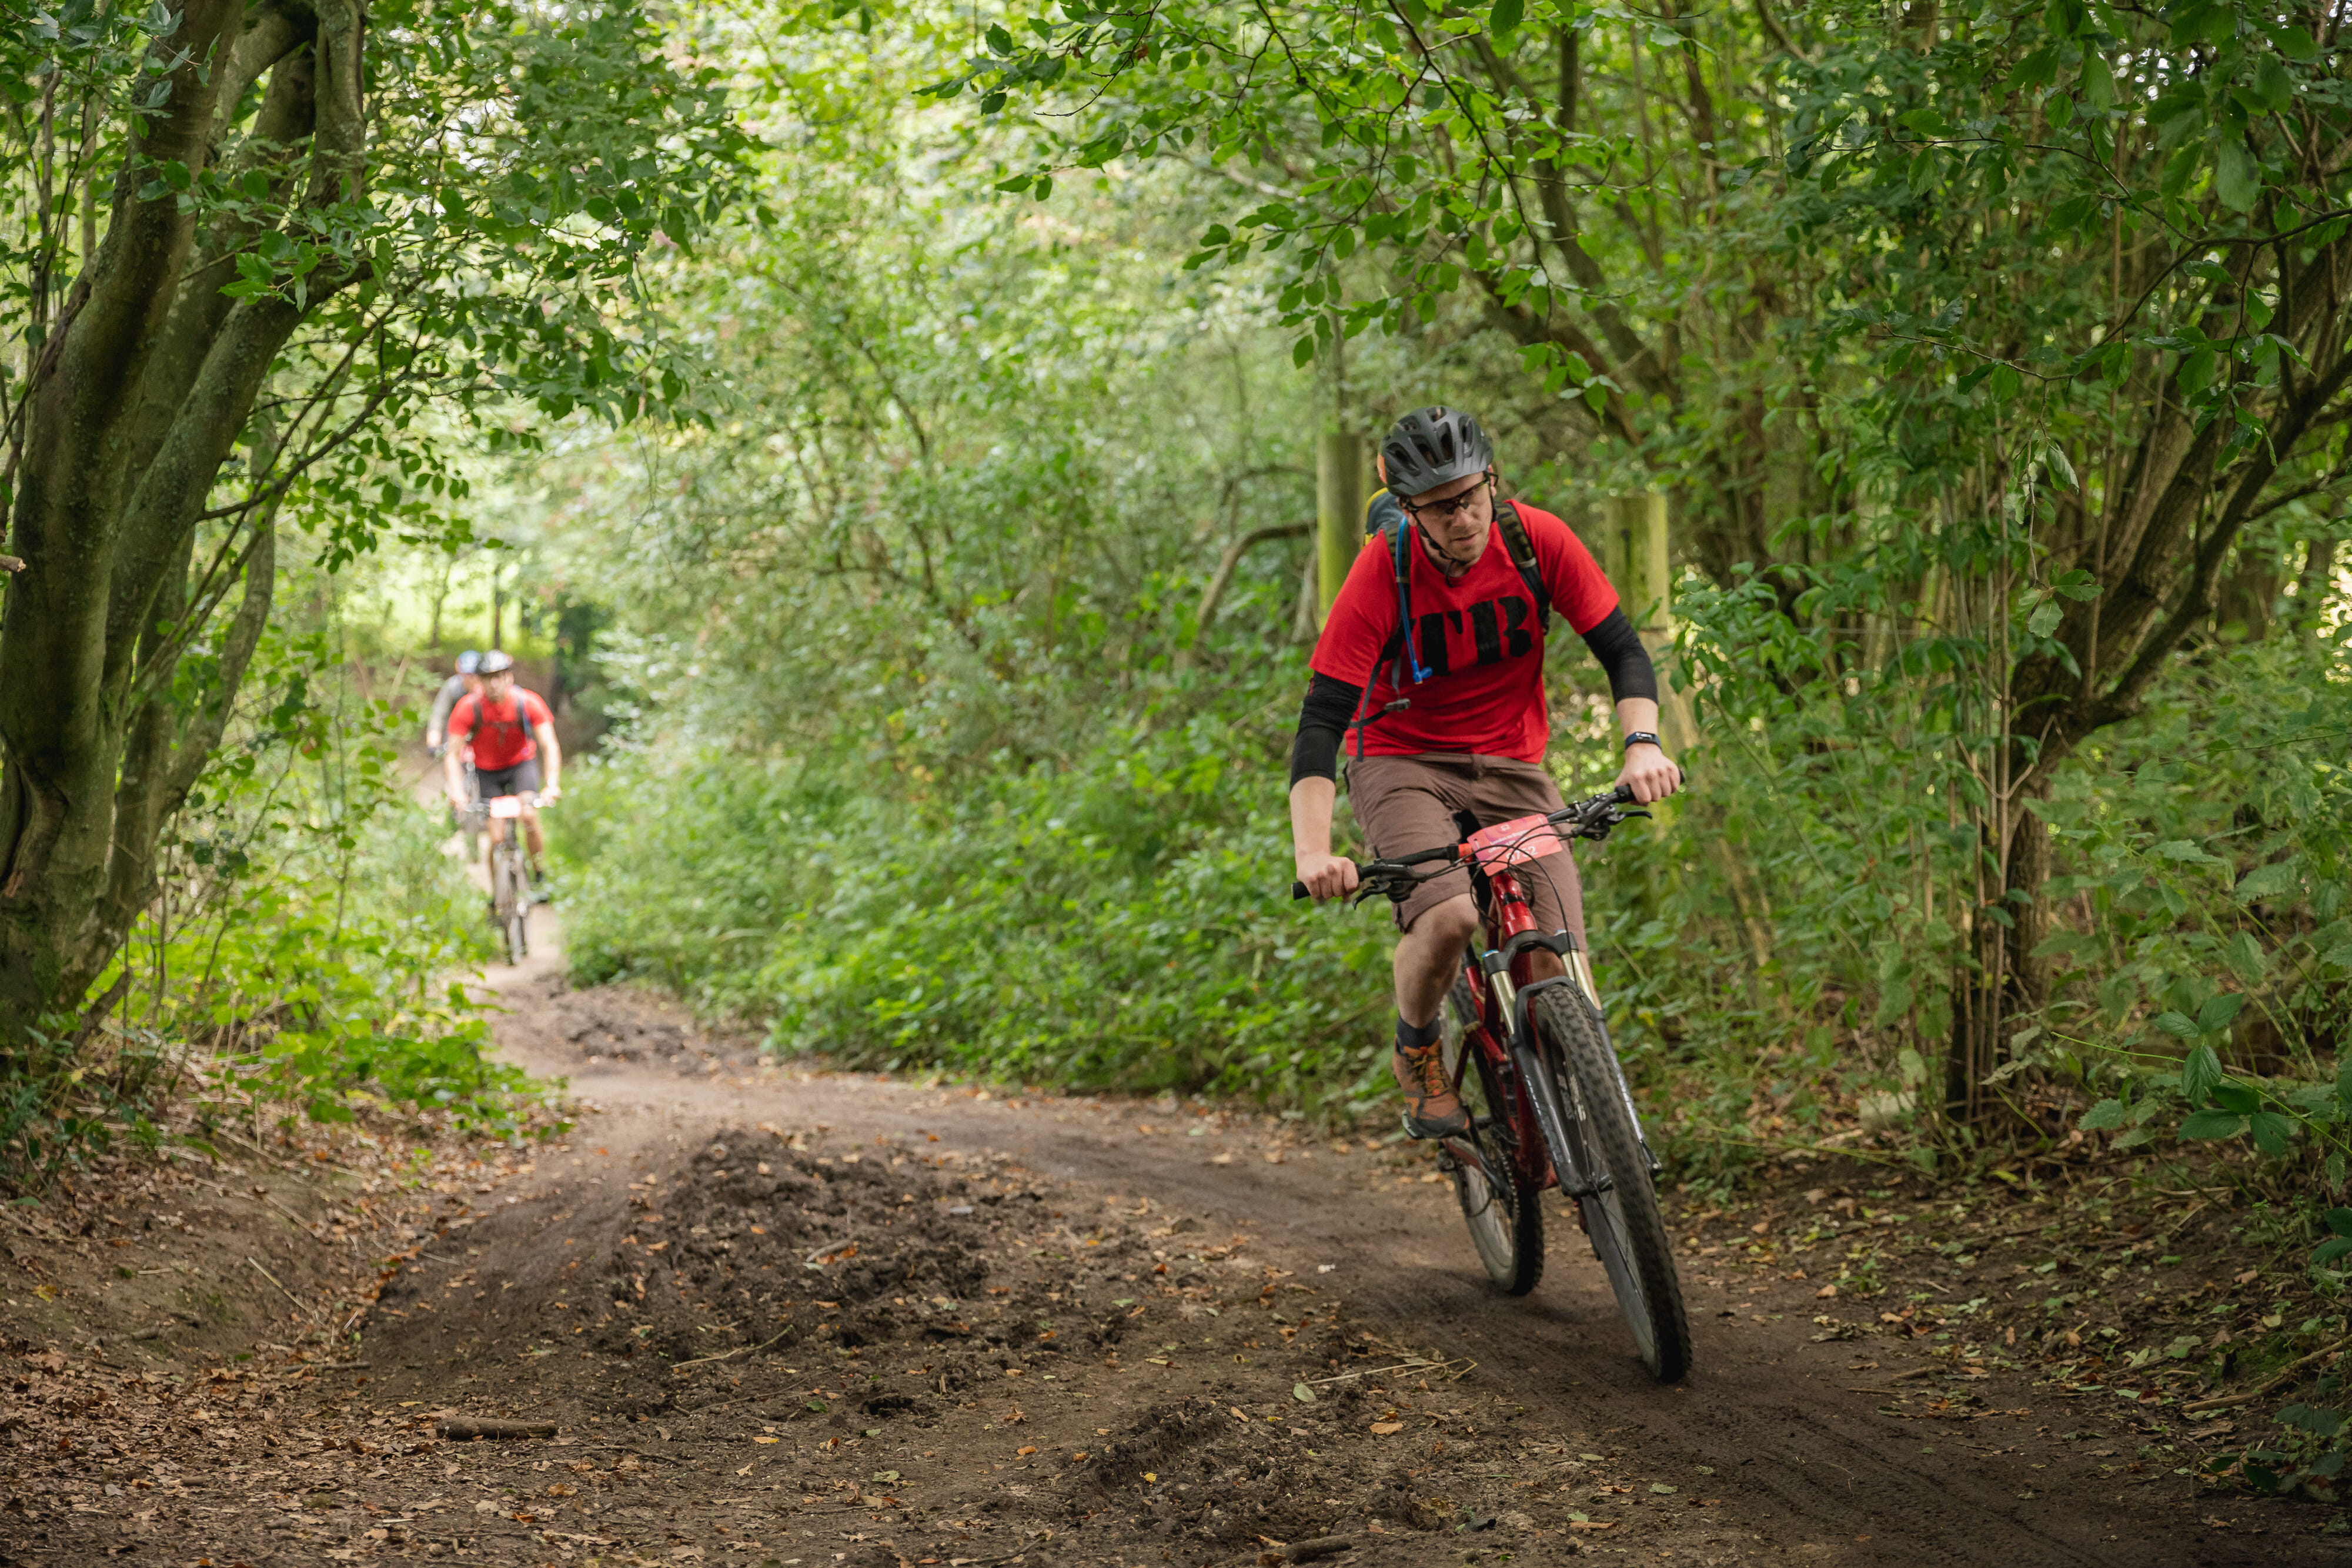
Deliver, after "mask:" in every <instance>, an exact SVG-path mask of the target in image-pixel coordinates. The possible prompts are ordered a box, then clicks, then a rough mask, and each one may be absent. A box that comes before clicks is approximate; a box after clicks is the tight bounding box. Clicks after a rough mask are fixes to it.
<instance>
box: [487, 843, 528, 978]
mask: <svg viewBox="0 0 2352 1568" xmlns="http://www.w3.org/2000/svg"><path fill="white" fill-rule="evenodd" d="M521 860H522V857H521V855H520V853H519V852H516V851H515V850H513V849H512V848H510V847H509V844H508V843H507V842H505V841H500V842H499V843H498V844H496V845H494V846H492V848H491V851H490V918H491V919H492V921H493V922H495V923H496V924H497V925H498V927H499V936H500V937H501V938H502V939H503V940H504V942H505V943H506V949H507V964H508V966H509V967H513V966H514V965H517V964H520V963H521V962H522V961H523V958H524V956H525V955H527V954H528V953H529V952H530V943H529V941H528V939H527V935H526V933H525V931H524V929H523V923H524V922H525V921H526V920H528V919H529V918H530V899H529V894H527V892H526V891H525V887H524V883H523V878H522V866H521Z"/></svg>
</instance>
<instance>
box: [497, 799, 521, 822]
mask: <svg viewBox="0 0 2352 1568" xmlns="http://www.w3.org/2000/svg"><path fill="white" fill-rule="evenodd" d="M490 815H491V816H493V817H499V818H506V817H520V816H521V815H522V797H521V796H520V795H499V796H495V797H493V798H492V799H491V800H490Z"/></svg>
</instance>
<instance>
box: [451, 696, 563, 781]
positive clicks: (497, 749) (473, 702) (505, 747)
mask: <svg viewBox="0 0 2352 1568" xmlns="http://www.w3.org/2000/svg"><path fill="white" fill-rule="evenodd" d="M554 722H555V716H554V715H553V714H551V713H550V712H548V711H547V705H546V704H545V703H543V702H541V700H540V698H539V694H538V693H537V692H527V691H524V690H523V689H522V688H521V687H520V686H517V687H516V688H515V689H514V690H512V691H510V692H509V693H508V694H507V700H506V701H505V702H503V703H493V702H491V701H490V700H489V699H488V697H485V696H483V695H481V694H480V693H478V692H477V693H474V694H473V695H469V696H467V697H465V698H463V699H462V700H460V701H459V702H458V704H457V706H456V707H454V708H452V709H450V710H449V738H450V739H451V740H462V739H464V738H466V737H468V736H472V737H473V741H474V768H475V770H476V771H477V772H481V773H497V772H499V771H501V770H502V769H505V768H512V767H513V766H514V765H515V764H516V763H518V762H520V761H523V760H524V759H526V758H532V757H536V756H538V755H539V743H538V742H537V741H535V740H533V739H531V737H530V732H531V730H532V728H533V727H536V726H539V725H542V724H553V723H554ZM477 726H479V727H480V731H481V733H480V734H478V735H477V734H475V729H476V727H477Z"/></svg>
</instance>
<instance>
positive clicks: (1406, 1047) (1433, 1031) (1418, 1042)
mask: <svg viewBox="0 0 2352 1568" xmlns="http://www.w3.org/2000/svg"><path fill="white" fill-rule="evenodd" d="M1439 1016H1440V1017H1443V1016H1444V1015H1443V1014H1440V1015H1439ZM1442 1033H1444V1030H1440V1029H1439V1028H1438V1020H1437V1019H1430V1020H1429V1025H1428V1027H1427V1028H1425V1029H1416V1028H1414V1027H1413V1026H1412V1024H1409V1023H1407V1022H1405V1021H1404V1015H1403V1014H1402V1013H1399V1014H1398V1015H1397V1027H1396V1042H1397V1049H1398V1050H1399V1051H1421V1050H1423V1049H1425V1048H1427V1047H1429V1046H1431V1045H1433V1044H1435V1043H1436V1041H1437V1038H1438V1036H1439V1035H1440V1034H1442Z"/></svg>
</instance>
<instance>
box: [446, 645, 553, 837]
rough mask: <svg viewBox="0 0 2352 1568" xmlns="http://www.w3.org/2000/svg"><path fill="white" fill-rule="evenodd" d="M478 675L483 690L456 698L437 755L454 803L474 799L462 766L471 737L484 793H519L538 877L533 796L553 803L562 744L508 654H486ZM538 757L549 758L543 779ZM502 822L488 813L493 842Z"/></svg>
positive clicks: (544, 709)
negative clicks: (445, 741) (444, 745)
mask: <svg viewBox="0 0 2352 1568" xmlns="http://www.w3.org/2000/svg"><path fill="white" fill-rule="evenodd" d="M481 674H482V689H481V690H480V691H479V692H477V693H476V694H474V695H471V696H467V697H462V698H460V699H458V702H457V706H456V707H454V708H451V709H450V710H449V743H450V744H449V749H448V751H447V753H446V755H445V756H444V757H443V758H442V762H441V766H442V769H443V775H444V777H445V778H446V780H447V782H448V789H449V799H450V800H451V802H452V803H453V804H455V805H456V806H457V809H458V810H461V811H462V810H465V809H466V808H467V806H468V805H470V804H472V802H471V801H469V800H467V799H466V775H465V768H464V755H465V751H466V742H467V741H468V740H470V741H471V742H472V743H473V752H474V780H475V785H476V787H477V788H478V789H479V790H480V792H481V798H482V799H483V800H497V799H498V798H499V796H501V795H516V796H520V797H521V800H522V836H523V842H524V843H525V844H527V845H529V846H530V860H531V877H532V879H533V880H534V881H536V880H537V879H538V877H539V875H540V871H539V857H540V854H541V851H542V850H543V849H544V847H545V846H544V843H543V841H542V840H541V837H540V831H539V810H538V802H539V801H541V800H550V801H551V800H554V799H555V798H556V797H557V796H559V795H561V794H562V792H563V788H562V778H563V747H561V746H559V745H557V744H556V740H555V715H554V714H553V713H552V712H551V711H550V710H549V708H548V706H547V704H546V702H545V701H544V700H542V699H541V696H540V695H539V694H538V693H537V692H530V691H524V690H522V689H521V688H520V687H519V686H517V685H515V679H514V655H513V654H511V653H485V654H483V655H482V671H481ZM541 758H545V761H546V769H545V777H544V779H543V780H542V778H541V767H540V763H541ZM534 797H536V799H534ZM505 827H506V825H505V824H504V823H503V822H500V821H497V820H496V819H495V818H494V819H492V821H491V822H490V842H492V843H497V842H498V841H499V839H500V838H501V837H502V836H503V835H504V832H505Z"/></svg>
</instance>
